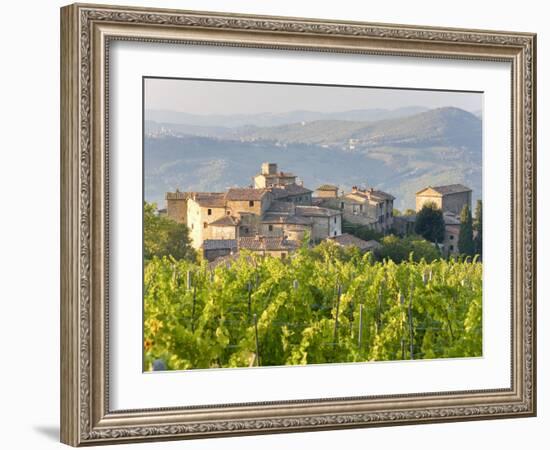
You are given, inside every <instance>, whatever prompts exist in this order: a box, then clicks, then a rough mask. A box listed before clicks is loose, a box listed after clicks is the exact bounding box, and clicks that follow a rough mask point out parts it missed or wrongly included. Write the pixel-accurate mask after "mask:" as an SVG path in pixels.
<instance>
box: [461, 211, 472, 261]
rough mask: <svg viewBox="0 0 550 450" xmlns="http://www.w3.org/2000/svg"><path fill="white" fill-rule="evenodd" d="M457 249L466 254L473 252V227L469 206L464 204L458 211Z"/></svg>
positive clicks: (469, 254)
mask: <svg viewBox="0 0 550 450" xmlns="http://www.w3.org/2000/svg"><path fill="white" fill-rule="evenodd" d="M458 251H459V252H460V253H461V254H463V255H467V256H473V255H474V254H475V243H474V229H473V225H472V213H471V212H470V207H469V206H468V205H464V208H462V212H461V213H460V232H459V234H458Z"/></svg>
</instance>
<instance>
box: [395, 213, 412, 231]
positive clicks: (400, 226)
mask: <svg viewBox="0 0 550 450" xmlns="http://www.w3.org/2000/svg"><path fill="white" fill-rule="evenodd" d="M415 224H416V214H412V215H407V216H394V218H393V229H394V230H395V232H396V233H397V234H398V235H400V236H407V235H409V234H413V233H414V227H415Z"/></svg>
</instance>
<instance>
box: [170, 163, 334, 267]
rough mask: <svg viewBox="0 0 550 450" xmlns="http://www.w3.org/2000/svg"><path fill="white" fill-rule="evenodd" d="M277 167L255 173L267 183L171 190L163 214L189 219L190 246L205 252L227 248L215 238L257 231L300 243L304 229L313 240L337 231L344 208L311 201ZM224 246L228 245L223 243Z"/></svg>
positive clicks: (233, 237) (244, 235) (237, 237)
mask: <svg viewBox="0 0 550 450" xmlns="http://www.w3.org/2000/svg"><path fill="white" fill-rule="evenodd" d="M276 169H277V167H276V164H272V163H264V164H263V165H262V173H261V174H260V175H258V176H256V177H255V179H258V177H260V178H261V177H263V179H264V181H265V183H264V182H259V183H257V185H262V184H265V185H266V186H267V187H254V188H251V187H249V188H230V189H228V190H227V191H226V192H185V193H183V192H179V191H176V192H169V193H167V194H166V199H167V215H168V216H169V217H171V218H173V219H174V220H177V221H178V222H180V223H186V224H187V226H188V228H189V234H190V238H191V243H192V245H193V247H194V248H196V249H200V248H202V249H203V252H204V254H205V255H206V253H207V252H208V254H209V255H212V254H217V253H225V254H224V255H221V256H225V255H227V254H229V253H230V251H229V250H227V249H225V250H223V251H222V250H221V249H220V248H218V246H219V245H222V244H224V243H223V242H222V243H219V242H218V241H220V240H222V241H223V240H225V241H229V240H236V241H239V240H240V239H241V238H249V237H253V238H255V237H256V236H259V237H261V238H270V239H271V238H273V239H275V238H277V239H279V240H280V239H284V241H285V242H287V241H294V242H301V240H302V239H303V238H304V236H305V235H306V232H307V233H309V235H310V236H311V239H313V240H315V241H318V240H321V239H325V238H326V237H328V236H337V235H339V234H341V232H342V217H341V216H342V212H341V211H340V210H338V209H330V208H327V207H319V206H312V191H311V190H309V189H307V188H305V187H304V186H302V185H298V184H296V183H295V181H296V177H295V176H294V175H289V174H286V173H283V172H277V170H276ZM264 172H265V173H264ZM184 206H185V207H184ZM206 241H211V242H209V243H208V244H206V245H207V246H216V248H211V247H209V248H208V249H206V247H204V245H203V244H204V243H205V242H206ZM239 242H240V241H239ZM243 242H246V241H243ZM269 242H272V241H269ZM273 242H274V241H273ZM224 245H228V244H227V242H226V243H225V244H224ZM270 245H271V244H270ZM285 245H286V244H285ZM289 245H291V244H289ZM216 252H217V253H216ZM281 252H284V251H283V250H281Z"/></svg>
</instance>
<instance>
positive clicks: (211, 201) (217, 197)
mask: <svg viewBox="0 0 550 450" xmlns="http://www.w3.org/2000/svg"><path fill="white" fill-rule="evenodd" d="M192 198H193V200H195V201H196V202H197V203H198V204H199V205H201V206H204V207H212V208H223V207H225V194H224V193H222V192H195V193H194V194H193V196H192Z"/></svg>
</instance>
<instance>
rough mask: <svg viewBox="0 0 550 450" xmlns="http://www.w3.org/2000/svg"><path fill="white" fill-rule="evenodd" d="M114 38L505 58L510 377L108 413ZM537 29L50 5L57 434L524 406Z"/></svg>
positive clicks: (229, 429) (214, 430) (512, 413)
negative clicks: (56, 45) (470, 386)
mask: <svg viewBox="0 0 550 450" xmlns="http://www.w3.org/2000/svg"><path fill="white" fill-rule="evenodd" d="M113 40H136V41H142V42H167V43H181V44H190V45H192V44H203V45H204V44H207V45H216V46H236V47H255V48H266V49H286V50H301V51H321V52H336V53H358V54H382V55H390V56H391V55H395V56H399V55H406V56H414V57H424V58H455V59H464V60H492V61H507V62H509V63H510V64H511V67H512V86H511V93H512V117H511V124H512V148H511V155H512V185H511V186H510V189H511V192H512V235H511V239H512V267H511V268H510V270H511V273H512V298H511V310H512V324H511V327H512V355H511V371H512V372H511V373H512V384H511V386H510V388H509V389H495V390H485V391H466V392H446V393H410V394H407V395H393V396H380V397H352V398H345V399H312V400H308V401H301V400H294V401H287V402H269V403H253V404H240V405H212V406H208V407H193V408H190V407H181V408H173V409H156V410H132V411H112V410H110V408H109V396H108V392H109V389H108V381H109V380H108V349H109V345H108V332H107V324H108V311H109V302H108V296H107V292H108V290H107V287H108V285H109V279H108V254H109V243H108V233H107V230H108V225H109V223H108V205H109V203H108V202H109V197H108V186H109V179H108V162H109V153H108V150H109V149H108V132H109V128H108V117H109V116H108V108H107V105H108V102H107V99H108V95H109V93H108V62H109V44H110V42H112V41H113ZM535 86H536V35H535V34H531V33H516V32H514V33H512V32H504V31H485V30H467V29H446V28H435V27H420V26H406V25H387V24H375V23H360V22H336V21H329V20H314V19H302V18H288V17H267V16H249V15H240V14H226V13H210V12H196V11H176V10H163V9H144V8H130V7H115V6H106V5H103V6H100V5H85V4H75V5H70V6H66V7H64V8H62V9H61V242H62V245H61V441H62V442H64V443H66V444H69V445H73V446H81V445H97V444H109V443H122V442H135V441H151V440H163V439H191V438H204V437H215V436H234V435H248V434H261V433H279V432H297V431H314V430H326V429H342V428H356V427H368V426H385V425H399V424H420V423H434V422H447V421H459V420H480V419H496V418H505V417H530V416H534V415H536V335H535V332H536V309H535V306H536V305H535V299H536V291H535V289H536V210H535V208H536V186H535V180H536V161H535V159H536V158H535V150H536V149H535V147H536V130H535V127H536V120H535V106H536V105H535V103H536V101H535V98H536V92H535Z"/></svg>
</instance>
